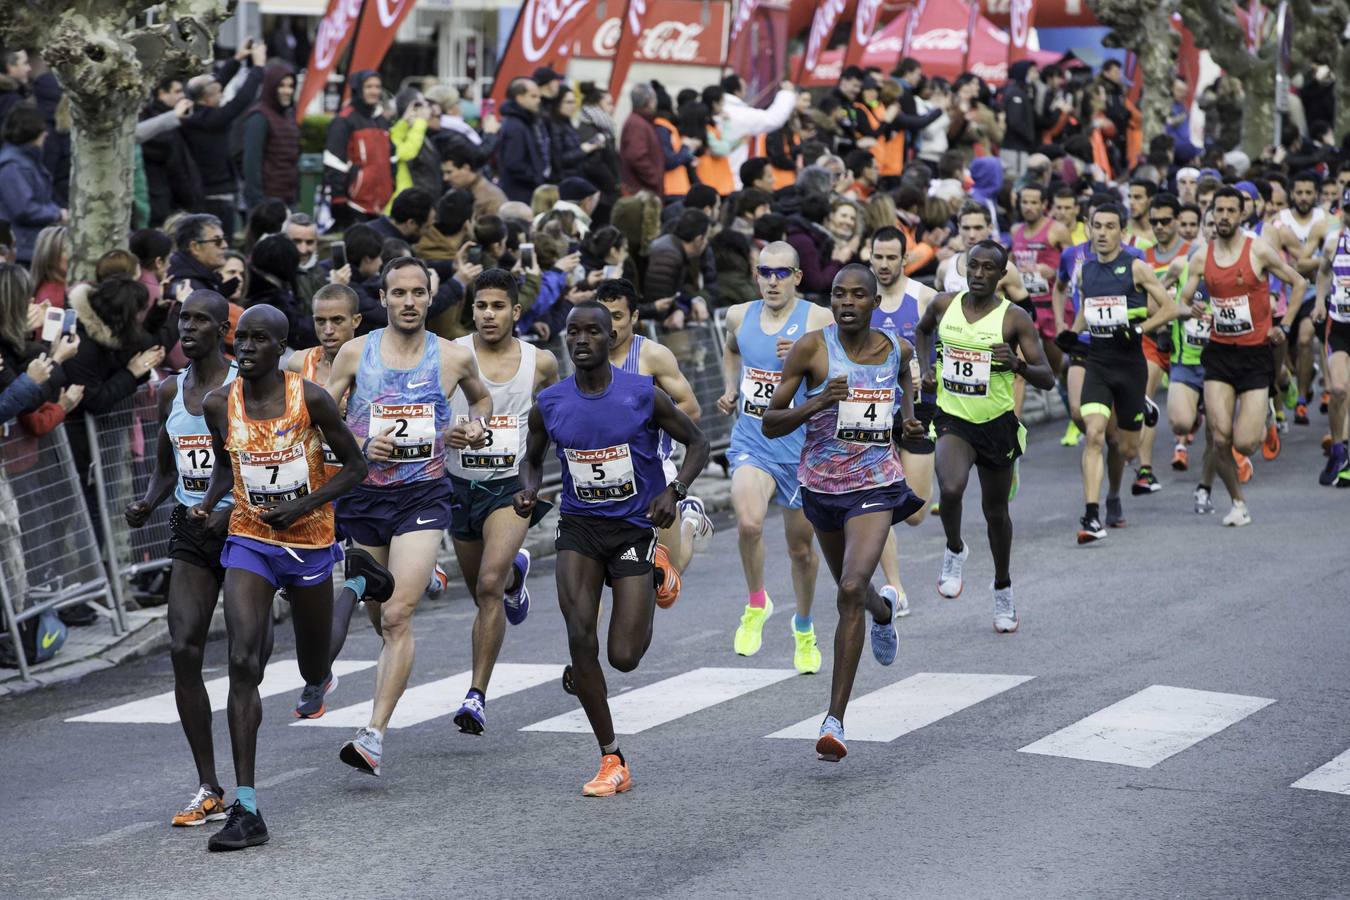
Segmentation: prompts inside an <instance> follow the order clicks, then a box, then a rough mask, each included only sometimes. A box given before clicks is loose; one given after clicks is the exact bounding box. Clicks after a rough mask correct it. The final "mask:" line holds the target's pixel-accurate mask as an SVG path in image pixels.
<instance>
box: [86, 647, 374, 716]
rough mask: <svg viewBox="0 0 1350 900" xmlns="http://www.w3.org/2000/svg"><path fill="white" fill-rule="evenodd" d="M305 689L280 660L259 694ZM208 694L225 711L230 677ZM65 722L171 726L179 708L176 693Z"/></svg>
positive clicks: (340, 669) (359, 662)
mask: <svg viewBox="0 0 1350 900" xmlns="http://www.w3.org/2000/svg"><path fill="white" fill-rule="evenodd" d="M374 665H375V660H373V659H340V660H338V661H337V662H335V663H333V671H335V672H337V674H338V678H339V679H341V678H342V676H344V675H348V674H350V673H352V672H360V671H361V670H362V669H369V668H371V667H372V666H374ZM304 686H305V679H304V678H302V677H300V669H299V668H297V667H296V664H295V660H294V659H278V660H276V661H275V662H270V663H268V664H267V668H266V669H265V670H264V671H263V681H262V684H260V685H259V686H258V693H259V694H260V695H261V696H262V697H264V698H265V697H272V696H275V695H277V694H287V693H290V692H292V691H298V690H300V689H301V688H302V687H304ZM339 687H340V685H339ZM206 694H207V696H208V697H210V698H211V711H212V712H220V711H221V710H223V709H224V708H225V702H226V700H227V699H229V695H230V679H229V676H222V677H220V678H212V679H210V680H208V681H207V682H206ZM66 721H67V722H103V723H116V724H127V725H151V724H154V725H168V724H172V723H175V722H177V721H178V706H177V704H176V702H175V701H174V697H173V691H165V692H164V693H162V694H156V695H155V696H153V697H146V698H145V699H144V700H133V701H132V702H130V703H123V704H121V705H119V706H113V707H109V708H108V709H100V710H98V711H96V712H91V713H86V714H84V715H82V716H75V717H74V718H71V719H66Z"/></svg>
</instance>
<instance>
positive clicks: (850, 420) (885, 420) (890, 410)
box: [835, 387, 895, 444]
mask: <svg viewBox="0 0 1350 900" xmlns="http://www.w3.org/2000/svg"><path fill="white" fill-rule="evenodd" d="M894 419H895V389H894V388H855V387H851V388H849V389H848V399H846V400H840V401H839V418H838V422H837V424H836V425H835V437H837V438H838V439H839V440H841V441H846V442H848V443H850V444H889V443H890V442H891V424H892V422H893V421H894Z"/></svg>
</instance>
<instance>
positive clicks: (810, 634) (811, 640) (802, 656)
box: [792, 622, 820, 675]
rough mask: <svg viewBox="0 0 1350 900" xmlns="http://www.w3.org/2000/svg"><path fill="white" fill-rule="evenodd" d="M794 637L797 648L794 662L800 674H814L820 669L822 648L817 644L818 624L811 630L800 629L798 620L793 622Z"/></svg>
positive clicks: (793, 656) (794, 653)
mask: <svg viewBox="0 0 1350 900" xmlns="http://www.w3.org/2000/svg"><path fill="white" fill-rule="evenodd" d="M792 639H793V640H794V641H796V642H797V649H796V650H795V651H794V652H793V654H792V664H793V665H794V666H796V667H797V674H799V675H814V674H816V673H817V672H819V671H820V648H819V647H817V646H816V626H814V625H812V626H811V630H810V631H798V630H797V624H796V622H794V623H792Z"/></svg>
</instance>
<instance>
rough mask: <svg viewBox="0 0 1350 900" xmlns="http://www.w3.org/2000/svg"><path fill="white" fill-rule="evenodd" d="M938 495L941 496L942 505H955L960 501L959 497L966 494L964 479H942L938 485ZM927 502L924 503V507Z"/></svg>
mask: <svg viewBox="0 0 1350 900" xmlns="http://www.w3.org/2000/svg"><path fill="white" fill-rule="evenodd" d="M938 495H939V496H940V497H941V498H942V505H943V506H957V505H959V504H960V503H961V498H962V497H964V496H965V495H966V479H964V478H953V479H952V480H951V481H943V482H942V483H941V485H940V487H939V490H938ZM927 508H928V504H926V503H925V504H924V509H927Z"/></svg>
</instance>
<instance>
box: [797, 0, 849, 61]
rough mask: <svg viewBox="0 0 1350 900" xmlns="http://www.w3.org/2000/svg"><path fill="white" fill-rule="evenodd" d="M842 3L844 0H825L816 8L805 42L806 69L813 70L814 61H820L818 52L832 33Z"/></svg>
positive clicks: (841, 10)
mask: <svg viewBox="0 0 1350 900" xmlns="http://www.w3.org/2000/svg"><path fill="white" fill-rule="evenodd" d="M844 3H845V0H825V2H824V3H823V4H822V5H821V7H820V8H819V9H817V10H816V16H815V18H814V19H812V20H811V36H810V37H809V38H808V39H807V42H806V68H807V69H810V70H814V69H815V68H816V63H818V62H820V52H821V51H822V50H824V49H825V42H826V41H828V40H829V39H830V35H831V34H833V33H834V25H835V23H836V22H838V21H839V17H840V16H841V15H842V14H843V12H844Z"/></svg>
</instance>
